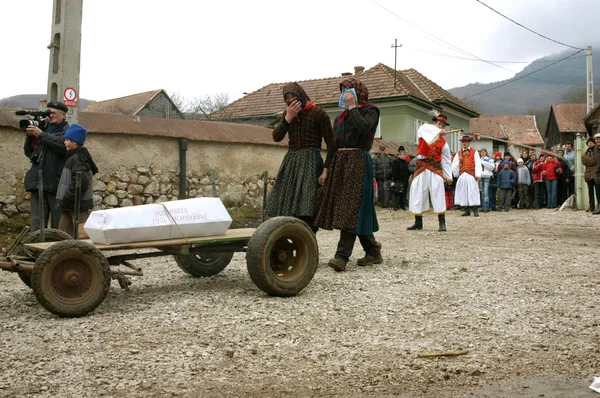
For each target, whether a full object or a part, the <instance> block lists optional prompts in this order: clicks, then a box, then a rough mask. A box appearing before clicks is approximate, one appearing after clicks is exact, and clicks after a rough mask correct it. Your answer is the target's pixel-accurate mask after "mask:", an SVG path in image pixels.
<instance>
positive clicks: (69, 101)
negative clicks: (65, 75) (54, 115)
mask: <svg viewBox="0 0 600 398" xmlns="http://www.w3.org/2000/svg"><path fill="white" fill-rule="evenodd" d="M63 94H64V95H63V96H64V100H63V102H64V103H65V105H66V106H71V107H73V108H77V91H75V89H74V88H73V87H67V88H65V91H64V93H63Z"/></svg>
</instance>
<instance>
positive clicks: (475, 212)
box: [473, 206, 479, 217]
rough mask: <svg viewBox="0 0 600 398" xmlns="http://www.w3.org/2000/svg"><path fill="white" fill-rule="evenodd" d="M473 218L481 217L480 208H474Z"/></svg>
mask: <svg viewBox="0 0 600 398" xmlns="http://www.w3.org/2000/svg"><path fill="white" fill-rule="evenodd" d="M473 217H479V207H477V206H473Z"/></svg>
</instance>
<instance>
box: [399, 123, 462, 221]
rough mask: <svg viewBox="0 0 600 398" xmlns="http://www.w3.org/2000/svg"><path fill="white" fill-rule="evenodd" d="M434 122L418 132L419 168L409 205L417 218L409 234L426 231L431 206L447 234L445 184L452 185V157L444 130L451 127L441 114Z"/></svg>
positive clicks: (411, 190) (411, 187) (415, 175)
mask: <svg viewBox="0 0 600 398" xmlns="http://www.w3.org/2000/svg"><path fill="white" fill-rule="evenodd" d="M432 120H433V124H424V125H422V126H421V127H420V128H419V130H418V131H417V139H418V149H417V168H416V170H415V173H414V177H413V181H412V184H411V186H410V199H409V206H408V210H409V211H410V212H411V213H412V214H414V215H415V223H414V224H413V225H411V226H410V227H408V228H407V229H408V230H409V231H413V230H417V229H423V213H425V212H428V211H431V207H433V212H434V213H436V214H437V215H438V220H439V223H440V228H439V231H440V232H443V231H446V214H445V213H446V196H445V193H444V182H448V183H450V182H452V158H451V155H450V147H449V146H448V143H447V142H446V139H445V138H444V136H445V135H446V131H445V130H444V128H445V127H446V126H448V125H449V124H448V118H447V117H446V116H444V115H442V114H439V115H437V116H436V117H434V118H433V119H432ZM430 201H431V206H430V204H429V202H430Z"/></svg>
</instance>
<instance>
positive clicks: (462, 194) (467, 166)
mask: <svg viewBox="0 0 600 398" xmlns="http://www.w3.org/2000/svg"><path fill="white" fill-rule="evenodd" d="M472 140H473V138H472V137H470V136H468V135H463V136H462V137H461V139H460V144H461V146H462V149H461V150H460V151H458V153H457V154H456V156H454V160H452V173H453V174H454V177H458V180H456V189H455V190H454V202H455V203H456V204H457V205H459V206H462V207H463V208H464V209H465V211H464V212H463V214H462V215H463V216H470V215H471V210H473V216H475V217H479V205H480V204H481V195H480V193H479V181H480V180H481V169H482V166H481V158H480V157H479V152H477V150H475V149H473V148H471V147H470V144H471V141H472Z"/></svg>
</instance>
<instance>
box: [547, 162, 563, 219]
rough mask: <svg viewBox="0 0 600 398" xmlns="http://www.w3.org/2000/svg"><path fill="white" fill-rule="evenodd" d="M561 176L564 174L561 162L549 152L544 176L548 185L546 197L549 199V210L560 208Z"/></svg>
mask: <svg viewBox="0 0 600 398" xmlns="http://www.w3.org/2000/svg"><path fill="white" fill-rule="evenodd" d="M560 174H562V168H561V167H560V162H559V161H558V160H556V158H555V157H554V154H553V153H552V152H548V155H547V158H546V161H545V162H544V169H543V170H542V176H543V177H544V181H545V183H546V195H547V198H548V199H547V201H548V206H547V207H548V208H549V209H555V208H556V207H557V206H558V204H557V201H558V176H559V175H560Z"/></svg>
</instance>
